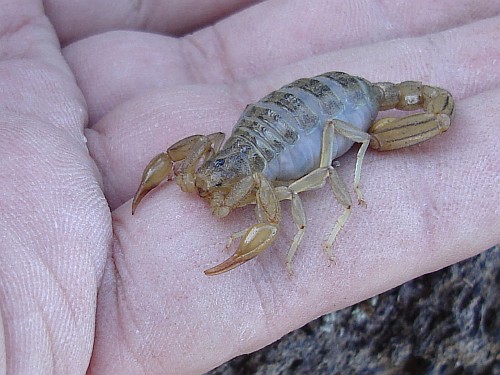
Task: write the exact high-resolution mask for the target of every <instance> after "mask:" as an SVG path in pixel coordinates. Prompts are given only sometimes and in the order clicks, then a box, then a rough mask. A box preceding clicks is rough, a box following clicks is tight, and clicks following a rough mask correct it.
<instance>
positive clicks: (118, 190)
mask: <svg viewBox="0 0 500 375" xmlns="http://www.w3.org/2000/svg"><path fill="white" fill-rule="evenodd" d="M498 22H499V19H490V20H485V21H481V22H477V23H474V24H471V25H467V26H464V27H462V28H458V29H454V30H450V31H446V32H443V33H438V34H433V35H431V36H425V37H421V38H411V39H401V40H397V41H389V42H384V43H379V44H375V45H372V46H367V47H363V48H359V49H351V50H348V51H339V52H336V53H331V54H327V55H321V56H317V57H315V58H313V59H309V60H307V61H305V62H303V63H301V64H296V65H291V66H288V67H286V68H284V69H282V70H276V71H275V72H273V73H272V74H270V75H268V76H264V77H262V78H258V79H252V80H249V81H248V82H245V83H244V84H241V85H233V86H209V85H206V86H179V87H171V88H169V89H165V90H161V91H157V92H155V93H152V94H150V95H148V96H144V97H141V98H137V99H136V100H134V101H130V102H128V103H125V104H124V105H123V106H121V107H118V108H117V109H116V110H115V111H113V112H112V113H111V114H109V115H108V116H106V117H105V118H104V119H103V120H102V121H101V122H99V123H98V124H97V125H96V126H95V127H94V128H93V130H92V131H89V132H88V134H87V136H88V139H89V147H90V149H91V153H92V155H93V156H94V158H95V160H96V161H97V164H98V167H99V169H100V170H101V172H102V173H103V176H104V187H105V193H106V195H107V197H108V199H109V201H110V204H111V205H112V207H113V208H114V207H118V206H119V205H121V204H122V203H123V202H125V201H126V200H128V199H130V197H131V196H132V194H133V193H134V191H135V190H136V189H137V184H138V183H139V179H140V175H141V173H142V169H143V168H144V166H145V165H146V164H147V163H148V161H149V159H151V158H152V157H153V156H154V155H155V154H156V153H158V152H161V151H163V150H164V149H165V148H166V147H168V146H169V145H170V144H172V143H174V142H175V141H177V140H179V139H180V138H182V137H185V136H188V135H192V134H208V133H211V132H215V131H224V132H226V133H229V132H230V130H231V127H232V126H233V125H234V123H235V122H236V120H237V119H238V117H239V115H240V113H241V111H242V110H243V109H244V107H245V105H246V104H247V103H249V102H252V101H255V100H257V99H258V98H260V97H262V96H264V95H266V94H267V93H268V92H270V91H272V90H274V89H277V88H279V87H280V86H281V85H283V84H286V83H288V82H291V81H293V80H294V79H296V78H299V77H303V76H313V75H315V74H320V73H323V72H325V71H328V70H329V69H331V66H332V65H331V61H336V64H335V66H336V67H338V68H339V69H340V70H345V71H348V72H350V73H353V74H358V75H361V76H363V77H366V78H368V79H369V80H372V81H393V82H400V81H404V80H422V81H424V82H426V83H428V84H433V85H437V86H442V87H444V88H446V89H448V90H449V91H450V92H452V93H453V95H454V96H455V97H456V98H464V97H466V96H468V95H471V94H474V93H477V92H480V91H484V90H490V89H493V88H495V87H498V85H499V84H500V71H499V70H498V69H497V67H496V65H495V63H494V61H495V60H498V59H499V58H500V47H499V45H498V43H496V40H495V38H494V37H493V35H496V32H497V25H498ZM436 45H439V48H436ZM479 46H481V48H478V47H479Z"/></svg>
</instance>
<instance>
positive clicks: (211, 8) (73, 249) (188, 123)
mask: <svg viewBox="0 0 500 375" xmlns="http://www.w3.org/2000/svg"><path fill="white" fill-rule="evenodd" d="M5 3H6V4H2V2H0V7H1V8H0V9H3V10H2V12H1V13H0V25H2V26H1V30H2V34H1V35H2V38H1V39H0V45H1V46H2V48H1V50H2V55H1V56H2V64H1V67H0V77H1V78H0V82H1V83H0V87H1V88H0V95H1V97H0V111H1V113H0V119H1V121H0V135H1V136H0V143H1V146H0V155H1V156H0V160H1V161H2V162H1V164H0V178H1V179H2V180H3V181H2V182H3V183H2V191H1V192H0V207H1V210H0V226H1V229H0V233H1V236H2V242H1V245H0V246H1V247H0V312H1V319H2V323H3V324H2V325H1V327H3V334H2V335H0V370H2V371H3V373H5V372H7V373H9V374H17V373H19V374H23V373H72V374H79V373H85V372H88V373H91V374H94V373H95V374H106V373H122V374H127V373H130V374H135V373H142V372H144V373H148V374H154V373H173V374H196V373H202V372H204V371H207V370H208V369H210V368H212V367H214V366H216V365H217V364H220V363H222V362H224V361H226V360H228V359H229V358H232V357H234V356H235V355H238V354H241V353H245V352H249V351H252V350H256V349H258V348H260V347H262V346H264V345H266V344H268V343H270V342H272V341H273V340H276V339H277V338H279V337H281V336H282V335H283V334H285V333H286V332H288V331H290V330H292V329H294V328H297V327H299V326H301V325H303V324H304V323H306V322H308V321H309V320H311V319H313V318H314V317H316V316H319V315H321V314H324V313H327V312H330V311H333V310H335V309H339V308H342V307H345V306H348V305H350V304H353V303H355V302H357V301H360V300H363V299H365V298H367V297H370V296H372V295H375V294H377V293H380V292H382V291H385V290H387V289H389V288H391V287H394V286H396V285H399V284H401V283H403V282H405V281H406V280H409V279H411V278H413V277H416V276H418V275H421V274H423V273H427V272H431V271H434V270H437V269H440V268H442V267H444V266H446V265H449V264H452V263H455V262H457V261H459V260H462V259H465V258H467V257H470V256H472V255H475V254H477V253H479V252H481V251H483V250H485V249H487V248H488V247H489V246H491V245H494V244H496V243H498V242H499V240H500V233H499V228H498V225H497V223H498V221H499V216H500V215H499V211H498V206H499V205H498V202H499V201H500V190H499V186H500V183H499V180H498V179H499V170H498V166H499V165H500V157H499V151H498V134H499V132H498V118H499V109H498V108H500V69H499V68H498V60H499V59H500V48H499V46H498V41H497V40H496V39H497V38H496V37H495V36H497V35H498V27H499V25H500V16H498V14H499V13H500V8H499V7H498V5H494V4H485V5H479V6H478V5H475V6H474V12H471V11H470V6H471V4H472V2H470V1H460V2H458V3H457V1H454V2H453V7H452V8H451V5H450V4H448V5H446V2H440V3H439V5H432V4H433V3H432V2H429V4H428V7H425V6H424V5H425V4H424V5H422V4H423V3H419V4H418V8H415V9H410V7H412V6H415V7H417V5H411V4H406V5H399V6H394V7H393V8H391V7H387V8H384V9H382V8H381V6H380V4H381V3H380V2H377V5H375V3H374V5H373V6H372V7H368V8H363V9H361V10H360V9H356V8H355V7H353V8H352V9H351V8H349V5H343V4H344V2H336V1H330V2H325V1H323V2H320V1H317V2H314V1H313V2H309V3H308V4H310V5H308V8H307V9H304V5H303V3H301V2H297V3H294V2H288V3H283V2H274V1H268V2H263V3H258V4H255V5H254V6H252V7H249V8H247V9H245V10H243V11H241V12H237V8H239V7H242V6H244V5H247V4H248V3H250V2H249V1H241V2H239V3H238V2H234V1H232V2H229V1H228V2H227V4H224V3H223V2H218V4H215V2H214V4H211V2H207V3H206V4H208V5H206V4H205V5H204V6H203V7H198V6H197V5H196V4H195V3H194V2H193V4H191V3H189V2H184V3H183V5H182V6H183V7H188V6H191V8H190V9H196V11H194V10H192V11H186V8H176V5H175V4H174V5H170V4H167V3H165V4H162V3H157V4H154V6H153V5H152V4H151V3H150V4H144V7H143V8H142V11H141V12H139V11H138V10H137V9H128V8H127V6H128V2H127V3H125V2H124V3H123V4H121V3H118V2H115V7H114V8H113V9H101V8H100V7H102V6H104V5H100V2H97V1H95V2H92V1H91V2H87V4H86V6H85V8H84V9H79V8H78V4H77V2H75V3H73V2H67V1H65V2H62V1H61V2H58V1H55V0H53V1H46V2H45V4H44V7H45V10H46V12H47V18H46V17H45V16H44V13H43V9H42V7H41V6H40V5H39V4H38V3H36V2H34V1H29V0H23V1H18V2H16V3H15V5H12V4H11V5H7V2H5ZM485 3H486V2H485ZM350 4H353V3H352V2H351V3H350ZM169 5H170V6H169ZM495 6H497V9H493V8H494V7H495ZM177 7H180V5H177ZM404 7H406V8H404ZM450 9H452V10H453V11H450ZM87 11H88V12H87ZM359 12H361V14H360V13H359ZM429 13H432V15H433V17H428V14H429ZM96 15H99V16H96ZM283 15H285V16H283ZM165 20H168V21H169V22H164V21H165ZM217 20H219V22H218V23H216V24H215V25H214V26H206V24H207V23H208V22H211V21H217ZM297 20H300V22H298V21H297ZM145 25H147V26H145ZM124 28H127V29H134V30H136V31H116V32H108V31H109V30H115V29H124ZM197 28H199V29H200V30H199V31H196V32H195V33H193V34H191V35H188V36H182V37H167V36H163V35H159V34H152V33H144V32H139V31H141V30H147V31H153V32H156V33H160V34H161V33H163V34H168V33H170V34H172V33H174V34H175V33H186V32H189V31H192V30H194V29H197ZM54 30H55V31H54ZM87 36H88V38H85V37H87ZM396 38H398V39H396ZM60 43H61V44H62V45H63V48H62V49H61V47H60ZM61 51H62V54H61ZM495 62H497V64H495ZM329 70H340V71H347V72H349V73H351V74H356V75H360V76H363V77H366V78H367V79H369V80H371V81H392V82H399V81H403V80H421V81H424V82H425V83H428V84H432V85H436V86H442V87H444V88H446V89H448V90H449V91H450V92H452V93H453V94H454V96H455V99H456V101H457V110H456V115H455V120H454V122H453V124H452V127H451V128H450V130H449V131H448V132H447V133H445V134H444V135H442V136H440V137H438V138H436V139H433V140H431V141H429V142H426V143H425V144H422V145H420V146H416V147H412V148H409V149H405V150H401V151H397V152H391V153H376V152H370V153H369V154H368V156H367V158H366V160H365V164H364V170H363V174H362V184H363V189H364V193H365V198H366V201H367V204H368V208H367V209H364V208H361V207H359V208H355V210H354V213H353V215H352V217H351V219H350V221H349V222H348V224H347V225H346V227H345V228H344V230H343V231H342V232H341V234H340V236H339V238H338V240H337V242H336V244H335V254H336V264H335V265H332V266H329V265H328V262H327V261H326V257H325V255H324V253H323V252H322V250H321V243H322V241H323V240H324V237H325V236H326V234H327V233H328V231H329V230H330V228H331V223H332V222H333V221H334V220H335V218H336V215H337V214H338V213H339V208H338V207H337V206H336V204H335V202H334V200H333V198H332V197H331V192H330V191H329V190H328V189H327V188H325V189H322V190H320V191H318V192H315V193H313V194H307V193H305V194H303V200H304V203H305V209H306V214H307V215H308V230H307V232H306V235H305V237H304V241H303V243H302V245H301V247H300V249H299V251H298V253H297V256H296V258H295V261H294V263H293V267H294V271H295V273H294V275H293V277H290V276H289V275H288V273H287V271H286V269H285V267H284V265H283V259H284V256H285V253H286V250H287V248H288V245H289V241H290V239H291V238H292V236H293V234H294V225H293V222H292V220H291V219H290V220H288V219H287V218H286V217H285V219H284V222H283V226H282V233H281V235H280V238H279V239H278V240H277V241H276V243H275V244H274V245H273V247H272V248H271V249H270V250H268V251H267V252H266V253H264V254H262V255H260V256H259V257H258V258H256V259H255V260H253V261H252V262H250V263H247V264H245V265H244V266H242V267H239V268H238V269H235V270H233V271H231V272H229V273H227V274H225V275H222V276H218V277H212V278H209V277H206V276H205V275H204V274H203V270H204V269H206V268H208V267H210V266H212V265H214V264H216V263H217V262H219V261H220V260H222V259H224V258H225V257H227V254H224V252H223V251H222V250H221V249H223V247H224V244H225V243H226V239H227V236H229V235H230V234H231V233H233V232H236V231H238V230H240V229H242V228H244V227H246V226H248V225H251V224H252V223H253V220H254V216H253V210H252V209H251V208H244V209H240V210H237V211H235V212H233V213H232V214H231V215H230V216H229V217H228V218H226V219H223V220H218V219H215V218H214V217H212V216H211V215H210V212H209V209H208V207H207V206H206V204H205V203H204V202H203V201H202V200H201V199H199V198H197V197H196V196H194V195H190V194H185V193H182V192H181V191H179V189H178V188H177V186H175V184H165V185H163V186H162V187H161V188H160V189H157V191H155V192H154V193H151V194H150V196H148V197H147V198H146V199H145V200H144V202H142V203H141V206H140V207H139V209H138V210H137V212H136V214H135V215H134V216H132V215H131V213H130V199H131V197H132V196H133V194H134V192H135V189H136V188H137V184H138V182H139V179H140V175H141V172H142V169H143V168H144V166H145V165H146V163H147V162H148V160H149V159H150V158H151V157H152V156H153V155H154V154H156V153H157V152H159V151H161V150H163V149H165V148H166V147H168V146H169V145H171V144H172V143H174V142H175V141H176V140H178V139H180V138H182V137H185V136H187V135H190V134H197V133H201V134H208V133H211V132H214V131H224V132H226V133H228V132H229V131H230V129H231V127H232V125H233V124H234V122H235V121H236V119H237V118H238V116H239V113H240V112H241V111H242V109H243V108H244V106H245V105H246V104H247V103H248V102H251V101H255V100H256V99H258V98H260V97H261V96H263V95H265V94H266V93H268V92H269V91H271V90H273V89H276V88H277V87H280V86H281V85H282V84H284V83H287V82H291V81H292V80H294V79H296V78H298V77H303V76H304V77H307V76H312V75H315V74H320V73H322V72H325V71H329ZM354 155H355V154H354V153H350V154H348V155H346V156H345V157H344V158H342V159H341V163H342V167H341V173H342V175H343V177H344V179H345V180H346V181H351V179H352V168H353V165H354ZM283 206H284V214H285V215H286V214H287V213H288V214H289V213H290V211H289V207H288V205H286V204H284V205H283Z"/></svg>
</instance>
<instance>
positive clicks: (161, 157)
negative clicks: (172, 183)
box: [132, 152, 172, 215]
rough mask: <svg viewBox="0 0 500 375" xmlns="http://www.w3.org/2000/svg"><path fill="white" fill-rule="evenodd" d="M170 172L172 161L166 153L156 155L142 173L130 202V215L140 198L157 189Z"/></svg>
mask: <svg viewBox="0 0 500 375" xmlns="http://www.w3.org/2000/svg"><path fill="white" fill-rule="evenodd" d="M171 172H172V160H171V159H170V156H168V154H167V153H165V152H162V153H161V154H158V155H156V156H155V157H154V158H153V159H152V160H151V161H150V162H149V164H148V165H147V166H146V168H145V169H144V172H143V173H142V179H141V184H140V185H139V188H138V189H137V192H136V193H135V195H134V199H133V201H132V215H133V214H134V212H135V209H136V208H137V206H138V205H139V203H140V202H141V200H142V198H144V196H145V195H146V194H147V193H149V192H150V191H151V190H153V189H154V188H155V187H157V186H158V185H159V184H160V182H162V181H163V180H164V179H165V178H167V177H168V176H169V175H170V173H171Z"/></svg>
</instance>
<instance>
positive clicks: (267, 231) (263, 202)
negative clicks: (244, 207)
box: [205, 173, 281, 276]
mask: <svg viewBox="0 0 500 375" xmlns="http://www.w3.org/2000/svg"><path fill="white" fill-rule="evenodd" d="M253 180H254V186H255V188H256V190H257V191H256V194H255V198H256V204H257V210H258V214H257V217H258V219H259V221H260V222H259V223H257V224H254V225H252V226H251V227H249V228H248V229H246V230H244V231H240V232H237V233H235V234H233V235H232V236H231V237H230V239H229V242H228V244H229V245H230V244H231V242H232V241H233V240H234V239H236V238H239V237H242V239H241V241H240V243H239V245H238V248H237V250H236V252H235V253H234V254H233V255H231V256H230V257H229V258H228V259H226V260H225V261H224V262H222V263H220V264H218V265H217V266H215V267H212V268H210V269H208V270H205V274H206V275H209V276H212V275H219V274H221V273H224V272H227V271H230V270H232V269H233V268H235V267H237V266H239V265H241V264H243V263H245V262H247V261H249V260H250V259H253V258H255V257H256V256H257V255H259V254H260V253H262V252H263V251H264V250H266V249H267V248H268V247H269V246H271V245H272V243H273V242H274V240H275V239H276V235H277V233H278V229H279V223H280V221H281V208H280V204H279V201H278V199H277V197H276V194H275V190H274V187H273V186H272V185H271V183H270V182H269V181H268V180H267V179H266V178H265V177H264V176H263V175H262V174H261V173H254V175H253Z"/></svg>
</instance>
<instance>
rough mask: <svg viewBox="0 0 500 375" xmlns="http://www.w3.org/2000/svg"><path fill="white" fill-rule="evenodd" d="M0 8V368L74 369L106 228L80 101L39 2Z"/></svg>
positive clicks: (91, 312) (89, 322)
mask: <svg viewBox="0 0 500 375" xmlns="http://www.w3.org/2000/svg"><path fill="white" fill-rule="evenodd" d="M0 9H1V10H2V11H1V12H0V35H1V38H0V50H1V51H2V52H1V54H0V59H1V63H0V86H1V89H0V160H1V162H0V183H1V186H2V188H1V191H0V207H1V208H0V236H1V241H0V315H1V317H2V320H3V321H2V330H1V331H2V332H1V338H0V342H2V344H0V346H4V350H2V349H0V351H1V352H2V354H0V372H2V373H8V374H38V373H71V374H82V373H84V372H85V370H86V368H87V365H88V359H89V357H90V353H91V350H92V344H93V334H94V320H95V305H96V297H95V295H96V292H97V285H98V281H99V278H100V276H101V274H102V270H103V266H104V261H105V252H106V251H107V250H108V249H109V247H107V245H109V242H108V241H109V239H110V237H111V236H110V234H111V231H110V222H111V221H110V218H109V211H108V208H107V205H106V203H105V199H104V197H103V196H102V191H101V190H100V187H99V183H98V171H97V170H96V168H95V165H94V163H93V162H92V160H91V159H90V157H89V154H88V150H87V148H86V146H85V138H84V136H83V127H84V124H85V121H86V111H85V103H84V99H83V97H82V95H81V92H80V91H79V90H78V88H77V87H76V85H75V81H74V77H73V76H72V75H71V72H70V70H69V68H68V66H67V65H66V63H65V62H64V59H62V56H61V51H60V47H59V44H58V41H57V38H56V36H55V34H54V32H53V30H52V27H51V26H50V24H49V23H48V22H47V19H46V18H45V16H44V14H43V10H42V7H41V5H40V4H39V3H38V2H33V1H27V0H26V1H16V2H12V1H3V0H0ZM3 353H5V355H4V354H3ZM3 358H5V359H4V360H3ZM2 370H3V371H2Z"/></svg>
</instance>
